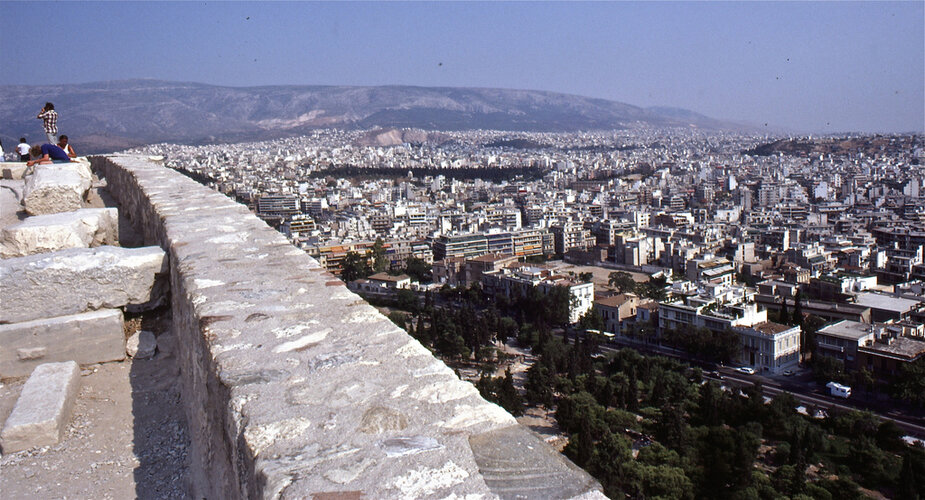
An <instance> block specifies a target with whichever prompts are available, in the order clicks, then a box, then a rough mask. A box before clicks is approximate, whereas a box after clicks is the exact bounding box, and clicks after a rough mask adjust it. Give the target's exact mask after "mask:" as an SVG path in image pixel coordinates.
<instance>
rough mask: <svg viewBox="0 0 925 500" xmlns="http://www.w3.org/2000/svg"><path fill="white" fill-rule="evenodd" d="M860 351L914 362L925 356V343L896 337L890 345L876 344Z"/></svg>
mask: <svg viewBox="0 0 925 500" xmlns="http://www.w3.org/2000/svg"><path fill="white" fill-rule="evenodd" d="M859 349H861V350H864V351H870V352H874V353H883V354H889V355H893V356H896V357H900V358H904V359H907V360H913V359H916V358H918V357H919V356H922V355H925V341H922V340H918V339H913V338H909V337H896V338H893V339H891V341H890V343H889V344H886V343H883V342H874V343H873V344H871V345H869V346H864V347H861V348H859Z"/></svg>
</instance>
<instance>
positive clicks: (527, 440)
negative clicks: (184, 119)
mask: <svg viewBox="0 0 925 500" xmlns="http://www.w3.org/2000/svg"><path fill="white" fill-rule="evenodd" d="M92 163H93V168H94V170H95V171H96V172H97V173H98V175H100V176H101V177H105V178H106V180H107V182H108V186H109V191H110V193H111V194H112V195H113V196H114V197H115V198H116V199H117V200H118V201H119V203H120V205H121V207H120V211H121V212H122V213H123V214H126V215H127V216H128V217H129V218H130V219H131V220H132V222H133V224H134V225H135V226H136V228H137V229H138V230H139V231H141V232H142V233H143V234H144V238H145V243H146V244H149V245H160V246H161V247H163V248H164V249H165V250H166V251H167V253H168V256H169V259H170V285H171V295H172V299H171V302H172V309H173V310H172V314H173V324H174V329H175V332H176V334H177V336H178V346H179V348H178V349H179V352H178V359H179V361H180V373H181V378H182V382H181V384H182V390H183V399H184V405H185V408H186V413H187V418H188V420H189V427H190V434H191V439H192V446H191V452H190V454H191V457H192V458H191V460H192V464H191V467H192V471H191V472H192V474H191V476H192V478H193V484H192V486H191V487H192V490H193V491H192V492H191V493H192V494H193V496H194V497H195V498H223V499H224V498H312V497H313V498H329V495H332V496H330V498H361V497H363V498H419V497H441V498H443V497H463V496H469V495H476V498H477V497H486V498H491V497H502V498H568V497H579V496H580V497H583V498H598V497H603V495H602V494H601V493H600V489H599V485H598V484H597V483H596V482H595V481H594V480H593V479H592V478H591V477H590V476H588V475H587V474H586V473H584V472H583V471H581V470H580V469H578V468H577V467H575V466H574V465H573V464H571V463H570V462H569V461H568V460H566V459H565V458H564V457H562V456H561V455H560V454H558V453H557V452H555V451H554V450H552V449H551V448H550V447H549V446H547V445H546V444H545V443H543V442H542V441H541V440H539V439H537V438H536V437H535V436H534V435H533V434H532V433H530V432H529V431H528V430H527V429H525V428H523V427H522V426H520V425H518V424H517V423H516V421H515V420H514V418H513V417H511V415H510V414H508V413H506V412H505V411H504V410H503V409H501V408H500V407H498V406H496V405H494V404H492V403H488V402H486V401H485V400H483V399H482V398H481V396H480V395H479V393H478V391H477V390H476V389H475V388H474V387H473V386H472V384H469V383H468V382H464V381H461V380H460V379H459V378H458V377H457V376H456V375H455V374H454V373H453V371H452V370H450V369H449V368H448V367H447V366H446V365H444V364H443V363H442V362H441V361H440V360H438V359H436V358H434V356H433V355H432V354H431V353H430V352H429V351H428V350H427V349H426V348H424V347H423V346H422V345H421V344H420V343H418V341H417V340H415V339H413V338H412V337H410V336H409V335H408V334H407V333H406V332H405V331H404V330H402V329H400V328H397V327H396V326H395V325H394V324H393V323H392V322H391V321H389V320H388V319H387V318H385V317H384V316H383V315H381V314H380V313H379V312H378V311H377V310H376V309H375V308H373V307H371V306H369V305H368V304H367V303H366V302H365V301H363V300H362V299H361V298H360V297H359V296H357V295H355V294H354V293H352V292H350V291H349V290H347V288H346V286H344V284H343V282H341V281H340V280H338V279H337V278H336V277H334V276H332V275H330V274H329V273H326V272H325V271H324V270H323V269H322V268H321V267H320V266H319V264H318V263H317V262H316V261H315V260H314V259H312V258H311V257H309V256H308V255H306V254H305V253H304V252H303V251H301V250H299V249H297V248H295V247H293V246H292V245H290V244H289V242H288V241H287V240H286V239H285V238H284V237H283V236H282V235H280V234H279V233H278V232H276V231H274V230H273V229H271V228H270V227H268V226H267V225H266V224H264V223H263V222H262V221H261V220H259V219H258V218H256V217H255V216H253V215H252V214H251V213H250V212H249V211H248V210H247V209H246V208H245V207H244V206H242V205H240V204H237V203H235V202H234V201H232V200H230V199H229V198H227V197H225V196H223V195H221V194H219V193H217V192H214V191H212V190H210V189H208V188H206V187H204V186H201V185H200V184H198V183H196V182H195V181H193V180H191V179H189V178H187V177H185V176H183V175H182V174H179V173H177V172H174V171H172V170H170V169H167V168H166V167H164V166H163V165H162V164H160V163H157V162H152V161H149V160H147V159H145V158H143V157H134V156H118V155H114V156H106V157H95V158H93V159H92Z"/></svg>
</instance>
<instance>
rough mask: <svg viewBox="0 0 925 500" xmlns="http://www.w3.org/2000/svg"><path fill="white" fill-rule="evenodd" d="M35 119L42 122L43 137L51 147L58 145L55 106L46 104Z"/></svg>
mask: <svg viewBox="0 0 925 500" xmlns="http://www.w3.org/2000/svg"><path fill="white" fill-rule="evenodd" d="M36 118H38V119H40V120H42V126H43V127H44V128H45V137H47V138H48V142H49V143H50V144H52V145H54V144H57V143H58V112H57V111H55V105H54V104H52V103H50V102H46V103H45V107H44V108H42V110H41V111H39V114H38V116H36Z"/></svg>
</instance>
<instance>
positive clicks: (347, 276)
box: [340, 252, 373, 283]
mask: <svg viewBox="0 0 925 500" xmlns="http://www.w3.org/2000/svg"><path fill="white" fill-rule="evenodd" d="M372 273H373V270H372V268H371V267H369V259H367V258H366V257H365V256H361V255H360V254H358V253H356V252H347V255H345V256H344V260H343V261H341V271H340V278H341V279H342V280H344V282H345V283H349V282H351V281H354V280H358V279H360V278H366V277H368V276H369V275H371V274H372Z"/></svg>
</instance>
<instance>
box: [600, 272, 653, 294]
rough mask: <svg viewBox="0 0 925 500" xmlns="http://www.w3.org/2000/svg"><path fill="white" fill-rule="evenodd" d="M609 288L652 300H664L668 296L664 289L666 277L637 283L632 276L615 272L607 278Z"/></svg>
mask: <svg viewBox="0 0 925 500" xmlns="http://www.w3.org/2000/svg"><path fill="white" fill-rule="evenodd" d="M607 278H608V282H609V283H610V286H612V287H614V288H616V289H617V291H619V292H620V293H635V294H636V295H639V296H640V297H648V298H650V299H653V300H666V299H667V298H668V294H667V293H666V292H665V287H666V286H667V285H668V277H667V276H653V277H650V278H649V281H647V282H645V283H637V282H636V280H634V279H633V275H632V274H630V273H628V272H626V271H616V272H612V273H610V274H609V275H608V276H607Z"/></svg>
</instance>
